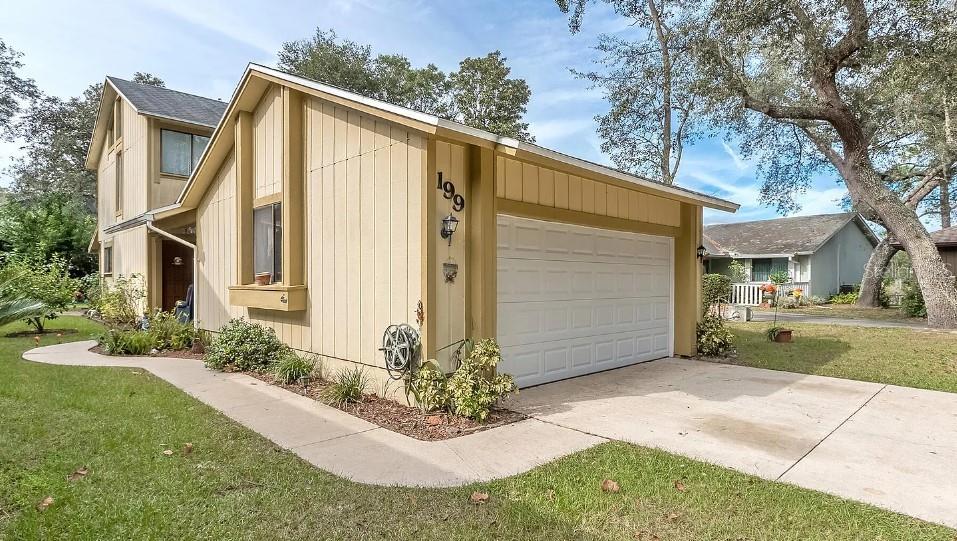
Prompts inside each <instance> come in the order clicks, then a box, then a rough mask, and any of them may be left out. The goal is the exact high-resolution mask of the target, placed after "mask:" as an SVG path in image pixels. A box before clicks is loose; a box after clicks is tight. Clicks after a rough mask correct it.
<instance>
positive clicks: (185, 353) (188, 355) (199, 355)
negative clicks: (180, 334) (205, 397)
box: [90, 344, 203, 361]
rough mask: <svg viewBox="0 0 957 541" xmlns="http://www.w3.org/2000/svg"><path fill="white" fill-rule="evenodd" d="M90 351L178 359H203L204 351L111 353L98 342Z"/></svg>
mask: <svg viewBox="0 0 957 541" xmlns="http://www.w3.org/2000/svg"><path fill="white" fill-rule="evenodd" d="M90 351H92V352H93V353H99V354H100V355H106V356H107V357H174V358H177V359H195V360H197V361H202V360H203V354H202V353H193V352H192V351H190V350H188V349H187V350H181V351H175V350H163V351H157V352H156V353H150V354H148V355H110V354H109V353H107V352H106V350H105V349H103V347H102V346H100V345H99V344H97V345H95V346H93V347H91V348H90Z"/></svg>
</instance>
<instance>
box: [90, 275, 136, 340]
mask: <svg viewBox="0 0 957 541" xmlns="http://www.w3.org/2000/svg"><path fill="white" fill-rule="evenodd" d="M145 298H146V290H145V289H144V287H143V277H142V276H140V275H139V274H132V275H130V276H129V277H128V278H127V277H124V276H118V277H116V278H114V279H113V283H112V284H107V285H105V286H104V287H103V288H102V290H101V291H100V297H99V299H97V301H96V304H95V305H94V308H96V309H97V310H98V311H99V313H100V317H101V318H103V321H104V322H106V323H107V324H108V325H110V326H112V327H119V328H121V329H132V328H134V327H136V325H137V324H138V323H139V320H140V318H141V316H142V306H143V299H145Z"/></svg>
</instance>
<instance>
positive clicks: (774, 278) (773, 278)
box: [768, 270, 791, 285]
mask: <svg viewBox="0 0 957 541" xmlns="http://www.w3.org/2000/svg"><path fill="white" fill-rule="evenodd" d="M768 281H769V282H771V283H772V284H777V285H781V284H786V283H788V282H790V281H791V275H790V274H788V271H786V270H776V271H772V272H771V274H769V275H768Z"/></svg>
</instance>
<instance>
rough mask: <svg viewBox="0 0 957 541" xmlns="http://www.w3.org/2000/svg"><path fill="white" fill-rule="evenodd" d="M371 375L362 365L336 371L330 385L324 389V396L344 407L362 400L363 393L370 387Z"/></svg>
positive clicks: (324, 398) (334, 403) (328, 400)
mask: <svg viewBox="0 0 957 541" xmlns="http://www.w3.org/2000/svg"><path fill="white" fill-rule="evenodd" d="M369 383H370V381H369V376H367V375H366V372H365V370H363V368H362V367H361V366H356V367H353V368H344V369H342V370H339V371H338V372H336V375H335V376H333V378H332V381H331V382H329V386H328V387H326V388H325V389H323V392H322V398H323V400H325V401H326V402H327V403H329V404H331V405H333V406H336V407H340V408H341V407H342V406H345V405H346V404H354V403H356V402H358V401H359V400H362V394H363V393H365V391H366V389H367V388H368V387H369Z"/></svg>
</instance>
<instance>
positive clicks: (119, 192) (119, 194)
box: [113, 152, 123, 214]
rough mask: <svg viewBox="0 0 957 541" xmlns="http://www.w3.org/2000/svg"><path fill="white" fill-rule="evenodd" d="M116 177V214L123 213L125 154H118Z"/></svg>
mask: <svg viewBox="0 0 957 541" xmlns="http://www.w3.org/2000/svg"><path fill="white" fill-rule="evenodd" d="M113 176H114V187H115V188H116V192H115V193H114V194H113V195H114V197H115V198H116V199H115V201H116V213H117V214H120V213H122V212H123V153H122V152H117V153H116V173H115V174H114V175H113Z"/></svg>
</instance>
